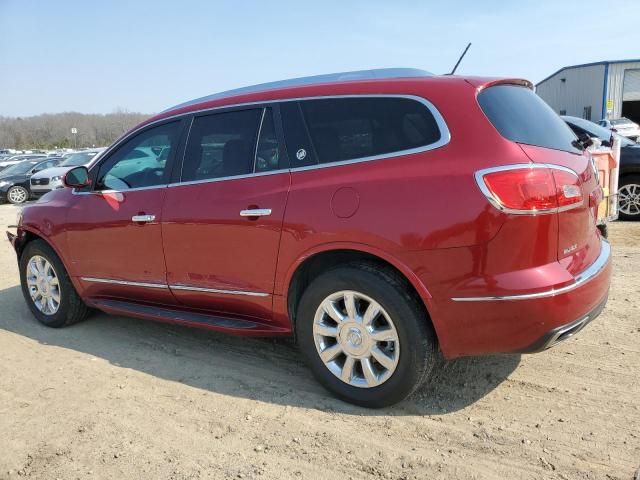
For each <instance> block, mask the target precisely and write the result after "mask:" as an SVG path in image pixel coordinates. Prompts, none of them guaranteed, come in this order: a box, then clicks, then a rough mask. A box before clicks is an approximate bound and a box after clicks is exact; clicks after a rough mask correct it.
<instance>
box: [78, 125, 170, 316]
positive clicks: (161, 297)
mask: <svg viewBox="0 0 640 480" xmlns="http://www.w3.org/2000/svg"><path fill="white" fill-rule="evenodd" d="M182 127H183V121H172V122H167V123H163V124H161V125H156V126H152V127H149V128H146V129H144V130H143V131H141V132H140V133H137V134H135V135H134V136H133V137H132V138H130V139H129V140H126V141H125V142H124V143H123V144H122V145H120V146H119V147H117V149H116V150H114V151H113V152H111V153H109V154H108V155H107V156H105V157H104V158H103V159H102V160H101V161H100V162H99V164H97V165H95V166H94V167H93V168H92V169H91V177H92V179H93V187H92V188H89V189H88V190H87V191H80V192H76V195H75V196H74V202H73V204H72V206H71V208H70V209H69V214H68V217H67V241H68V245H69V251H70V252H71V256H72V261H73V263H74V271H75V272H78V273H79V276H80V277H81V279H82V282H83V285H84V287H85V288H86V295H87V296H89V297H114V298H124V299H132V300H143V301H150V302H158V303H166V304H171V303H174V302H175V300H174V297H173V295H171V292H170V291H169V289H168V287H167V284H166V275H165V262H164V254H163V251H162V234H161V227H160V224H161V221H162V218H161V216H162V205H163V202H164V198H165V195H166V190H167V188H166V186H167V184H168V183H169V178H170V176H171V169H172V166H173V162H174V158H175V157H176V150H177V146H178V143H179V137H180V134H181V131H182Z"/></svg>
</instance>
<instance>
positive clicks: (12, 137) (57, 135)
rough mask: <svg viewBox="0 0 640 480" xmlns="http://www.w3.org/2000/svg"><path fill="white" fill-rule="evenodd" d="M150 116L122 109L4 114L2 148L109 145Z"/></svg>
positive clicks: (0, 133) (0, 132)
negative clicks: (98, 112)
mask: <svg viewBox="0 0 640 480" xmlns="http://www.w3.org/2000/svg"><path fill="white" fill-rule="evenodd" d="M148 117H149V115H146V114H143V113H132V112H127V111H122V110H117V111H115V112H113V113H108V114H106V115H99V114H84V113H77V112H65V113H45V114H42V115H37V116H34V117H2V116H0V148H15V149H19V150H25V149H31V148H42V149H52V148H56V147H58V148H74V147H93V146H96V147H105V146H107V145H109V144H111V143H112V142H113V141H114V140H115V139H116V138H118V137H119V136H120V135H122V134H123V133H124V132H126V131H127V130H129V129H130V128H132V127H134V126H136V125H137V124H138V123H140V122H141V121H143V120H144V119H146V118H148ZM72 128H75V129H77V133H76V134H73V133H71V129H72Z"/></svg>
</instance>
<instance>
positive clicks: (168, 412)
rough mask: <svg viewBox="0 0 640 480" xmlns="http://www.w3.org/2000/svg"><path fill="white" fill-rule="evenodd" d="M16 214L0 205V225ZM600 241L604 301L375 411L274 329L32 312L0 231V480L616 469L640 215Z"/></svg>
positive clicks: (633, 370) (633, 381)
mask: <svg viewBox="0 0 640 480" xmlns="http://www.w3.org/2000/svg"><path fill="white" fill-rule="evenodd" d="M16 212H17V209H16V208H15V207H13V206H10V205H3V206H0V227H4V226H5V225H8V224H10V223H13V222H14V219H15V214H16ZM2 230H4V228H2ZM611 240H612V243H613V246H614V271H615V274H614V280H613V286H612V290H611V296H610V300H609V304H608V307H607V308H606V310H605V312H604V313H603V315H602V316H601V317H600V318H599V319H598V320H597V321H595V322H594V323H592V324H591V325H589V326H588V327H587V328H586V329H585V330H584V331H583V332H581V333H580V335H578V337H577V338H573V339H570V340H569V341H567V342H565V343H564V344H562V345H560V346H558V347H556V348H554V349H552V350H550V351H547V352H545V353H542V354H537V355H529V356H496V357H490V358H477V359H464V360H458V361H455V362H451V363H449V364H447V365H446V369H445V371H444V373H443V374H442V375H440V377H439V378H438V379H437V381H436V382H435V384H434V385H432V386H430V387H428V388H425V389H423V390H422V391H420V392H418V393H417V394H416V395H414V396H413V397H412V398H410V399H408V400H406V401H405V402H403V403H401V404H400V405H398V406H396V407H393V408H388V409H385V410H378V411H370V410H365V409H361V408H358V407H354V406H351V405H348V404H345V403H342V402H340V401H338V400H335V399H333V398H332V397H330V396H329V394H328V393H327V392H325V391H324V390H323V389H322V388H321V387H320V386H319V385H318V384H317V383H316V382H315V381H314V379H313V378H312V376H311V374H310V371H309V370H308V369H307V368H306V366H304V364H303V363H302V360H301V357H300V355H299V354H298V352H297V350H296V348H295V346H294V345H292V344H291V343H290V342H288V341H283V340H279V341H273V340H260V339H258V340H251V339H243V338H234V337H229V336H225V335H220V334H215V333H210V332H203V331H199V330H192V329H188V328H182V327H177V326H168V325H163V324H157V323H153V322H146V321H141V320H135V319H131V318H124V317H110V316H107V315H104V314H100V315H96V316H94V317H92V318H90V319H89V320H88V321H86V322H84V323H81V324H78V325H75V326H73V327H70V328H67V329H63V330H53V329H48V328H46V327H43V326H41V325H39V324H38V323H37V322H36V321H35V319H34V318H33V317H32V315H31V314H30V312H29V310H28V309H27V306H26V304H25V302H24V300H23V298H22V294H21V293H20V288H19V280H18V270H17V267H16V262H15V258H14V254H13V251H12V250H11V247H10V245H9V243H8V242H6V241H0V479H14V478H22V477H30V478H38V479H40V478H42V479H56V478H60V479H76V478H78V479H91V478H112V479H146V478H149V479H206V478H212V479H218V478H221V479H226V478H229V479H236V478H245V479H252V478H256V479H289V478H292V479H322V480H329V479H351V478H352V479H365V478H366V479H369V478H384V479H427V478H428V479H439V478H442V479H454V478H455V479H457V478H464V479H467V478H500V479H512V478H513V479H515V478H527V479H541V478H545V479H546V478H549V479H624V480H630V479H632V478H633V477H634V475H635V472H636V470H637V469H638V467H639V466H640V223H636V224H632V223H617V224H614V225H612V226H611Z"/></svg>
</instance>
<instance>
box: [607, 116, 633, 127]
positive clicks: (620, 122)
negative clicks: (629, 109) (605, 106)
mask: <svg viewBox="0 0 640 480" xmlns="http://www.w3.org/2000/svg"><path fill="white" fill-rule="evenodd" d="M611 125H629V126H632V125H633V122H632V121H631V120H629V119H628V118H624V117H623V118H616V119H615V120H611Z"/></svg>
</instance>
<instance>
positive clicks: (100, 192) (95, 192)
mask: <svg viewBox="0 0 640 480" xmlns="http://www.w3.org/2000/svg"><path fill="white" fill-rule="evenodd" d="M168 186H169V185H168V184H167V183H163V184H162V185H150V186H148V187H136V188H129V189H127V190H91V191H89V192H78V191H76V189H75V188H74V189H73V190H72V191H71V193H72V194H73V195H102V194H105V193H129V192H140V191H142V190H155V189H158V188H167V187H168Z"/></svg>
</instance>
